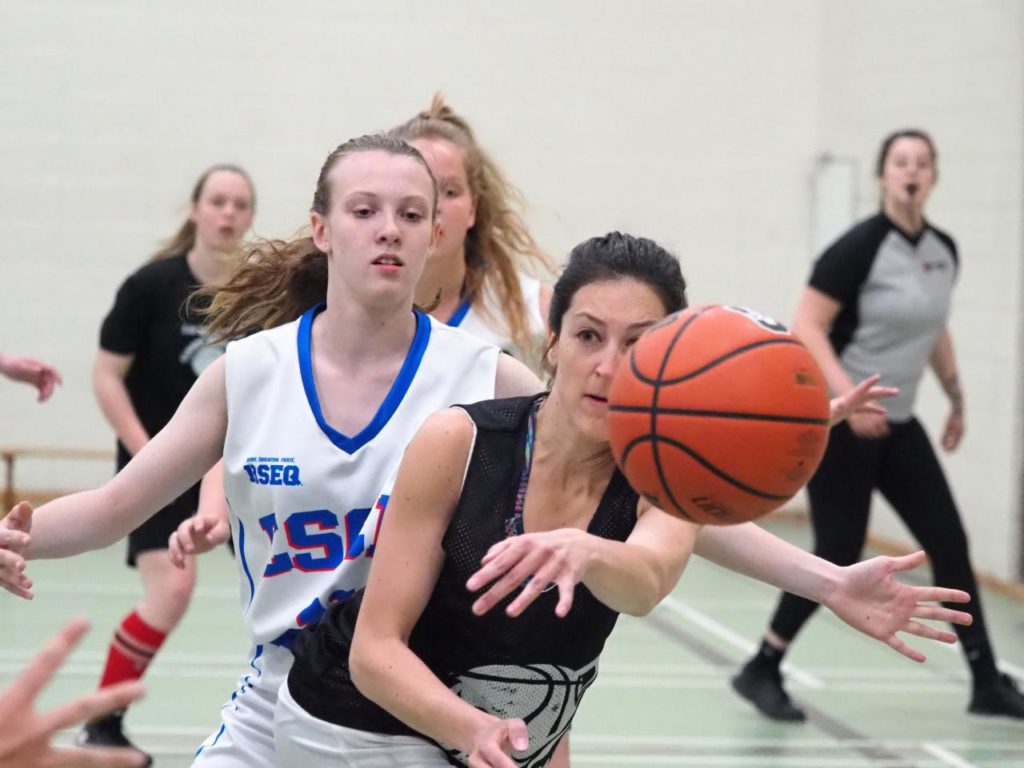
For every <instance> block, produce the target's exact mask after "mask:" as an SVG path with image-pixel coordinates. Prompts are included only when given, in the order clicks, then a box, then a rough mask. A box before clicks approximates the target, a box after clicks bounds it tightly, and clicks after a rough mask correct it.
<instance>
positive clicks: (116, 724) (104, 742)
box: [75, 710, 153, 768]
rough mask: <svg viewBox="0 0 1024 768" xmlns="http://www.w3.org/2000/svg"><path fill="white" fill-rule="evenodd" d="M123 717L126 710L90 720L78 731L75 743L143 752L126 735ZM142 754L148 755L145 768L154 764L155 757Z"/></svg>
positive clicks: (84, 745)
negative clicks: (122, 722)
mask: <svg viewBox="0 0 1024 768" xmlns="http://www.w3.org/2000/svg"><path fill="white" fill-rule="evenodd" d="M123 719H124V710H122V711H120V712H115V713H114V714H112V715H107V716H106V717H101V718H100V719H98V720H92V721H90V722H88V723H86V724H85V725H84V726H82V730H80V731H79V732H78V738H76V739H75V743H76V744H77V745H78V746H80V747H125V748H127V749H134V750H135V751H136V752H142V750H141V749H139V748H138V747H136V746H135V745H134V744H132V743H131V742H130V741H128V737H127V736H125V735H124V728H123V726H122V724H121V721H122V720H123ZM142 754H143V755H145V756H146V762H145V763H144V764H143V768H149V766H151V765H152V764H153V758H152V757H151V756H150V755H148V754H147V753H145V752H142Z"/></svg>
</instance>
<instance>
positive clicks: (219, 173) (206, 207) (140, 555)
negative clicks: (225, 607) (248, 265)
mask: <svg viewBox="0 0 1024 768" xmlns="http://www.w3.org/2000/svg"><path fill="white" fill-rule="evenodd" d="M253 203H254V191H253V186H252V181H251V180H250V179H249V176H248V174H246V173H245V171H243V170H242V169H241V168H238V167H236V166H233V165H217V166H214V167H212V168H210V169H208V170H207V171H206V172H205V173H203V174H202V176H200V177H199V179H198V181H197V182H196V184H195V186H194V188H193V190H192V196H191V206H190V211H189V215H188V218H187V219H186V221H185V222H184V223H183V224H182V225H181V227H180V228H179V230H178V232H177V233H176V234H175V235H174V236H173V237H172V238H171V239H170V240H169V241H168V242H167V244H166V245H164V247H162V248H161V249H160V251H159V252H158V253H156V254H155V255H154V256H153V258H152V259H151V260H150V261H149V262H148V263H147V264H146V265H145V266H143V267H142V268H141V269H139V270H137V271H136V272H135V273H133V274H132V275H130V276H129V277H128V279H127V280H125V281H124V283H123V284H122V285H121V287H120V288H119V289H118V292H117V297H116V299H115V300H114V306H113V307H112V308H111V310H110V312H109V314H108V315H107V317H106V318H105V319H104V321H103V326H102V329H101V330H100V348H99V351H98V352H97V353H96V361H95V364H94V366H93V386H94V388H95V391H96V398H97V400H98V401H99V404H100V409H101V410H102V411H103V415H104V416H106V418H107V421H108V422H110V425H111V426H112V427H113V428H114V432H115V433H116V434H117V468H118V471H120V470H121V469H122V468H123V467H124V466H125V465H126V464H127V463H128V462H129V461H130V460H131V457H132V456H134V455H135V454H136V453H138V452H139V451H140V450H141V449H142V446H144V445H145V444H146V443H147V442H149V439H150V438H151V437H152V436H153V435H155V434H156V433H157V432H159V431H160V430H161V429H162V428H163V427H164V425H166V424H167V422H168V421H170V418H171V416H173V415H174V412H175V410H177V408H178V405H179V404H180V403H181V401H182V399H183V398H184V397H185V395H186V394H187V393H188V391H189V388H190V387H191V386H192V384H194V383H195V381H196V378H197V377H198V376H199V374H200V373H201V372H202V371H203V369H205V367H206V366H207V365H209V364H210V363H211V362H213V360H215V359H216V358H217V357H219V356H220V354H221V353H222V352H223V347H222V346H213V345H208V344H207V343H206V340H205V338H204V334H203V332H202V330H201V325H202V318H201V316H200V315H199V312H198V308H197V307H195V306H191V305H189V304H188V303H187V302H186V299H187V298H188V296H189V294H191V293H192V292H193V291H194V290H195V289H196V288H198V287H200V286H202V285H208V284H213V283H218V282H222V281H223V280H224V279H226V278H227V276H228V275H229V274H230V272H231V270H232V269H233V268H234V266H235V265H236V262H237V255H236V250H237V246H238V244H239V242H240V240H241V238H242V237H243V235H245V233H246V232H248V231H249V228H250V226H251V224H252V217H253ZM208 478H209V482H208V483H204V487H206V488H208V491H207V490H204V493H203V497H204V507H205V506H206V505H207V503H209V504H210V505H211V508H216V507H218V506H224V505H225V504H226V502H224V500H223V495H224V494H223V490H222V482H221V479H220V474H219V465H218V467H217V468H215V469H214V470H212V471H211V474H210V475H209V476H208ZM199 490H200V489H199V486H198V485H197V486H195V487H193V488H192V489H191V490H189V491H188V492H186V493H185V494H183V495H182V496H180V497H179V498H178V499H177V500H176V501H175V502H174V503H172V504H171V505H170V506H168V507H166V508H165V509H163V510H162V511H160V512H158V513H157V514H156V515H154V516H153V517H152V518H150V519H149V520H148V521H146V522H145V523H144V524H143V525H141V526H140V527H139V528H137V529H135V530H134V531H132V533H130V534H129V536H128V549H127V560H128V565H129V566H131V567H134V568H137V569H138V571H139V575H140V576H141V577H142V585H143V596H142V602H140V603H139V604H138V605H137V606H136V607H135V608H134V609H133V610H132V612H131V613H129V614H128V615H127V616H126V617H125V618H124V620H123V621H122V622H121V624H120V626H119V627H118V628H117V630H116V632H115V633H114V639H113V642H112V643H111V644H110V649H109V652H108V656H107V662H106V666H105V668H104V671H103V676H102V678H101V680H100V687H101V688H102V687H106V686H109V685H114V684H115V683H119V682H123V681H126V680H134V679H138V678H140V677H141V676H142V674H143V672H144V671H145V669H146V667H147V666H148V665H149V663H150V662H151V661H152V659H153V656H154V654H155V653H156V652H157V650H158V649H159V648H160V646H161V644H162V643H163V642H164V640H165V639H166V637H167V635H168V634H169V633H170V632H171V630H173V629H174V627H175V626H176V625H177V624H178V622H179V621H180V619H181V617H182V616H183V615H184V613H185V609H186V607H187V606H188V602H189V598H190V596H191V594H192V588H193V585H194V583H195V563H194V560H190V562H189V563H188V564H187V566H186V567H184V568H176V567H174V566H173V565H172V563H171V561H170V559H169V558H168V556H167V546H168V538H169V536H170V535H171V533H172V532H174V531H175V529H176V528H177V527H178V525H179V523H181V522H182V521H183V520H185V519H186V518H188V517H190V516H191V515H192V514H193V513H194V512H195V511H196V509H197V508H198V506H199V496H200V493H199ZM80 741H81V742H82V743H85V744H97V745H114V746H130V744H129V742H128V740H127V739H126V738H125V736H124V733H123V731H122V728H121V715H120V714H115V715H113V716H110V717H107V718H103V719H101V720H95V721H93V722H92V723H89V724H88V725H87V726H86V727H85V728H84V729H83V731H82V734H81V736H80Z"/></svg>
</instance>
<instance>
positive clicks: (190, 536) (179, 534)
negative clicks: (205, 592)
mask: <svg viewBox="0 0 1024 768" xmlns="http://www.w3.org/2000/svg"><path fill="white" fill-rule="evenodd" d="M230 535H231V527H230V525H229V524H228V522H227V521H226V520H214V519H213V518H209V517H200V516H199V515H193V516H192V517H190V518H188V519H187V520H184V521H182V523H181V525H179V526H178V530H176V531H175V532H174V533H172V534H171V536H170V538H169V539H168V540H167V554H168V555H169V556H170V558H171V562H172V563H174V565H176V566H177V567H178V568H184V567H185V559H186V558H188V557H191V556H193V555H201V554H204V553H206V552H209V551H210V550H211V549H213V548H214V547H217V546H219V545H221V544H223V543H224V542H225V541H227V540H228V537H229V536H230Z"/></svg>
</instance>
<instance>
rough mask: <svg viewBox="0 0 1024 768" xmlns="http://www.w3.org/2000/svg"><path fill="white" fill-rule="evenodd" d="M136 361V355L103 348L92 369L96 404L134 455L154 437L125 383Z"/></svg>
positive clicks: (99, 351) (98, 352)
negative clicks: (143, 424)
mask: <svg viewBox="0 0 1024 768" xmlns="http://www.w3.org/2000/svg"><path fill="white" fill-rule="evenodd" d="M134 360H135V356H134V355H120V354H116V353H114V352H108V351H106V350H105V349H100V350H97V351H96V359H95V360H94V361H93V366H92V388H93V391H94V392H95V394H96V402H98V403H99V406H100V410H101V411H102V412H103V415H104V417H106V419H107V422H108V423H109V424H110V426H111V427H113V428H114V434H116V435H117V439H118V440H120V441H121V443H122V444H123V445H124V447H125V448H127V449H128V453H130V454H131V455H132V456H134V455H136V454H137V453H138V452H139V451H141V450H142V446H144V445H145V444H146V443H147V442H149V437H150V436H149V434H148V433H147V432H146V429H145V427H143V426H142V422H141V421H139V416H138V414H137V413H136V412H135V407H134V406H133V405H132V400H131V397H130V396H129V394H128V389H127V387H125V384H124V379H125V376H127V375H128V371H129V369H130V368H131V367H132V362H133V361H134Z"/></svg>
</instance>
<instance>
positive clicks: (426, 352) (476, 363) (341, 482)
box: [224, 307, 499, 653]
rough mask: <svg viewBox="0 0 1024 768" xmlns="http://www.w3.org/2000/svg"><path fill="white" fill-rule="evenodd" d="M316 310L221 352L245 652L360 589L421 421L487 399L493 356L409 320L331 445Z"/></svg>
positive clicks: (472, 342)
mask: <svg viewBox="0 0 1024 768" xmlns="http://www.w3.org/2000/svg"><path fill="white" fill-rule="evenodd" d="M320 309H322V307H316V308H313V309H311V310H309V311H308V312H307V313H306V314H305V315H303V316H302V318H300V319H299V320H297V321H295V322H293V323H289V324H288V325H285V326H281V327H279V328H274V329H272V330H269V331H264V332H261V333H257V334H255V335H253V336H250V337H249V338H246V339H242V340H239V341H236V342H232V343H231V344H230V345H229V346H228V349H227V357H226V361H227V367H226V382H227V403H228V429H227V436H226V439H225V444H224V486H225V491H226V493H227V498H228V504H229V506H230V508H231V525H232V532H233V533H234V537H235V545H236V548H237V552H238V566H239V570H240V571H241V578H242V595H241V597H242V607H243V610H244V619H245V624H246V628H247V629H248V631H249V633H250V638H251V640H252V642H253V645H254V647H256V648H257V653H259V652H260V650H261V646H263V645H264V644H267V643H272V644H274V645H278V646H284V647H288V646H289V645H290V644H291V640H292V637H293V636H294V634H295V633H296V632H297V631H298V630H299V629H300V628H301V627H303V626H305V625H306V624H310V623H313V622H315V621H316V620H318V619H319V618H320V616H321V615H322V614H323V613H324V611H325V610H326V606H327V604H328V603H329V602H331V601H334V600H343V599H347V598H348V597H349V596H350V595H351V594H352V593H353V592H354V591H355V590H358V589H362V588H363V587H364V586H365V585H366V572H367V570H368V568H369V560H368V558H371V557H372V556H373V547H374V542H375V539H376V535H377V531H378V530H379V526H380V514H379V510H381V509H383V507H384V506H385V505H386V504H387V496H381V491H382V490H384V489H386V488H388V483H389V482H391V480H392V478H393V476H394V473H395V472H396V470H397V466H398V463H399V461H400V459H401V457H402V452H403V450H404V449H405V447H406V445H407V444H408V443H409V441H410V440H411V439H412V437H413V435H414V434H415V432H416V430H417V429H418V428H419V426H420V425H421V424H422V423H423V421H424V420H425V419H426V418H427V417H428V416H429V415H430V414H432V413H434V412H436V411H439V410H443V409H444V408H447V407H448V406H450V405H452V404H455V403H472V402H477V401H479V400H485V399H488V398H492V397H494V382H495V376H496V373H497V360H498V354H499V352H498V349H497V348H496V347H494V346H492V345H490V344H487V343H485V342H482V341H480V340H478V339H475V338H473V337H471V336H470V335H469V334H466V333H463V332H462V331H459V330H456V329H453V328H449V327H448V326H446V325H444V324H443V323H438V322H436V321H432V320H431V319H430V318H428V317H427V316H426V315H422V314H419V313H417V314H416V323H417V325H416V335H415V338H414V340H413V342H412V345H411V347H410V349H409V352H408V354H407V356H406V360H405V363H404V365H403V366H402V369H401V371H400V372H399V374H398V376H397V378H396V379H395V382H394V384H393V385H392V387H391V390H390V392H389V393H388V395H387V397H386V398H385V399H384V402H383V403H382V404H381V406H380V408H379V410H378V411H377V413H376V415H375V416H374V417H373V419H372V420H371V421H370V423H369V424H368V425H367V426H366V427H365V428H364V429H363V430H362V431H361V432H360V433H359V434H357V435H354V436H347V435H342V434H341V433H339V432H337V431H336V430H334V429H333V428H332V427H331V426H330V425H329V424H327V423H326V421H325V420H324V416H323V413H322V411H321V408H320V402H319V399H318V396H317V392H316V388H315V385H314V380H313V371H312V367H311V363H310V330H311V327H312V323H313V318H314V317H315V315H316V313H317V312H318V311H319V310H320ZM375 507H376V508H377V509H375Z"/></svg>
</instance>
